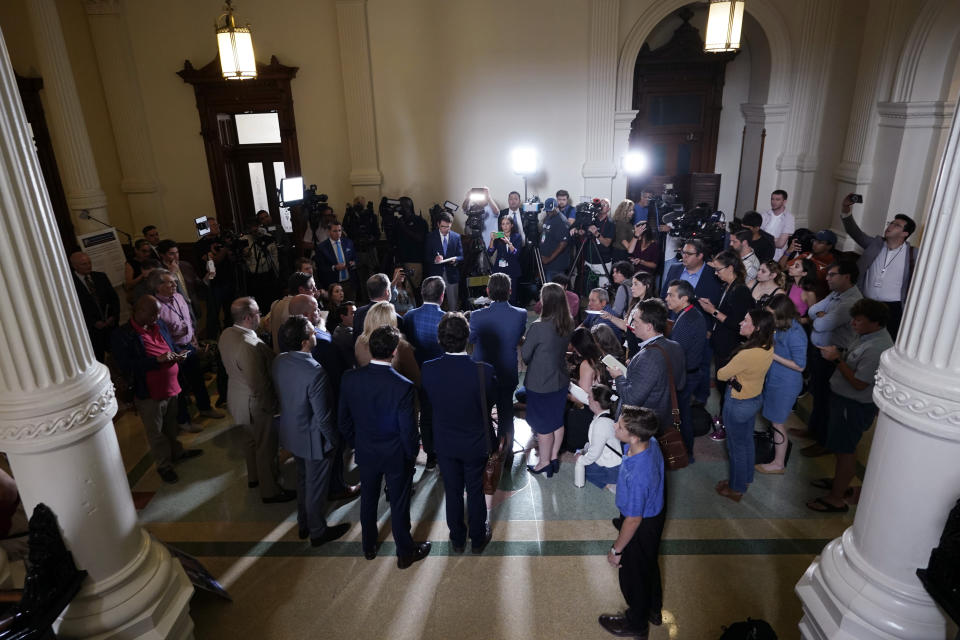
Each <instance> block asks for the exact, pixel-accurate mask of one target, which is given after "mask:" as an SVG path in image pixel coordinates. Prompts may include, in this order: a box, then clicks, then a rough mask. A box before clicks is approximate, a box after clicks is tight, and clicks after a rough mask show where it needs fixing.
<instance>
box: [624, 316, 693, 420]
mask: <svg viewBox="0 0 960 640" xmlns="http://www.w3.org/2000/svg"><path fill="white" fill-rule="evenodd" d="M630 326H631V328H632V330H633V333H634V334H635V335H636V336H637V338H639V339H640V350H639V351H638V352H637V355H635V356H633V358H631V359H630V364H629V365H627V374H626V375H623V372H622V371H619V370H616V369H610V376H611V377H612V378H614V381H615V382H616V385H617V393H618V394H620V402H621V406H622V405H633V406H636V407H647V408H648V409H652V410H654V411H655V412H656V413H657V417H658V418H660V429H661V431H662V430H663V429H667V428H669V427H670V426H671V425H672V424H673V417H672V403H671V400H670V384H669V382H668V380H669V378H668V371H667V358H669V362H670V369H671V370H672V373H673V382H674V386H675V387H676V390H677V395H678V396H679V395H680V393H681V392H682V391H683V388H684V385H685V384H686V365H685V362H684V356H683V347H681V346H680V345H679V344H677V343H676V342H674V341H673V340H668V339H667V338H665V337H663V332H664V331H666V329H667V306H666V305H665V304H664V303H663V301H662V300H657V299H652V300H644V301H643V302H641V303H640V304H639V305H637V307H636V308H635V309H634V310H633V314H632V316H631V318H630ZM663 351H666V353H663ZM665 356H666V357H665Z"/></svg>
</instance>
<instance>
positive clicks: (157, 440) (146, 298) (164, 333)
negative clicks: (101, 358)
mask: <svg viewBox="0 0 960 640" xmlns="http://www.w3.org/2000/svg"><path fill="white" fill-rule="evenodd" d="M112 353H113V357H114V359H115V360H116V361H117V366H118V367H119V369H120V370H121V371H122V372H124V373H125V375H126V376H127V380H129V381H130V382H131V384H132V386H133V395H134V404H135V405H136V407H137V413H138V414H139V415H140V420H141V421H143V428H144V431H145V432H146V435H147V442H148V443H150V453H151V454H152V455H153V460H154V462H155V463H156V465H157V473H158V474H160V478H161V479H162V480H163V481H164V482H166V483H168V484H173V483H175V482H177V481H178V480H179V478H178V476H177V472H176V471H174V470H173V465H174V463H175V462H178V461H180V460H186V459H189V458H195V457H196V456H199V455H201V454H202V453H203V450H202V449H184V448H183V445H181V444H180V442H179V441H178V440H177V433H178V432H179V430H180V429H179V427H178V426H177V395H178V394H179V393H180V384H179V383H178V382H177V373H178V371H179V363H180V362H183V360H184V358H186V355H187V352H186V351H184V352H182V353H177V352H176V351H175V350H174V346H173V338H171V337H170V332H169V331H168V330H167V326H166V325H165V324H164V323H163V320H161V319H160V301H159V300H157V299H156V298H154V297H153V296H151V295H143V296H140V298H138V299H137V302H136V304H135V305H134V307H133V315H132V316H131V317H130V321H129V322H127V323H126V324H124V325H123V326H122V327H120V328H119V329H117V330H116V331H115V332H114V334H113V349H112Z"/></svg>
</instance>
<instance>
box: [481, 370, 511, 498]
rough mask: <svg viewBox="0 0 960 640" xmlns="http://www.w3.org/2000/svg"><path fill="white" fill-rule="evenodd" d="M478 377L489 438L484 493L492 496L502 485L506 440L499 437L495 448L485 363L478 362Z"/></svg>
mask: <svg viewBox="0 0 960 640" xmlns="http://www.w3.org/2000/svg"><path fill="white" fill-rule="evenodd" d="M477 377H478V378H479V379H480V414H481V415H482V416H483V435H484V437H485V438H486V440H487V465H486V466H485V467H484V468H483V494H484V495H487V496H492V495H493V494H495V493H496V492H497V487H498V486H499V485H500V475H501V474H502V473H503V457H504V446H505V442H504V439H503V438H497V448H496V449H494V448H493V443H492V442H491V440H490V432H491V431H492V430H493V429H492V428H491V426H490V407H489V405H487V381H486V379H485V378H484V375H483V363H482V362H478V363H477Z"/></svg>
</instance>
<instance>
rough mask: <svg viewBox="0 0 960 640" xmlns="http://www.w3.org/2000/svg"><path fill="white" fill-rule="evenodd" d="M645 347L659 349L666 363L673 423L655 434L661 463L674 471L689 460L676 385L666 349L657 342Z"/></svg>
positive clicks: (681, 467) (685, 464) (688, 462)
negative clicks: (684, 442) (661, 454)
mask: <svg viewBox="0 0 960 640" xmlns="http://www.w3.org/2000/svg"><path fill="white" fill-rule="evenodd" d="M647 348H649V349H656V350H657V351H659V352H660V355H662V356H663V360H664V362H666V363H667V379H668V380H669V384H670V413H671V415H672V416H673V424H672V425H670V426H667V425H664V426H663V429H662V431H661V433H659V434H657V442H658V443H659V444H660V451H661V453H663V463H664V464H665V465H666V467H667V469H668V470H670V471H676V470H677V469H683V468H684V467H685V466H687V465H688V464H690V460H689V459H688V458H687V448H686V447H685V446H683V438H682V437H681V436H680V407H679V405H678V403H677V387H676V385H675V384H674V383H673V366H672V365H671V364H670V358H669V356H667V350H666V349H664V348H663V347H661V346H660V345H658V344H649V345H647Z"/></svg>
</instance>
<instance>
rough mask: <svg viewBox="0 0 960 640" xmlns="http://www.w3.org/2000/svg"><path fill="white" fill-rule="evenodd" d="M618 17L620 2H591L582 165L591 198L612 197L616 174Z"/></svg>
mask: <svg viewBox="0 0 960 640" xmlns="http://www.w3.org/2000/svg"><path fill="white" fill-rule="evenodd" d="M619 17H620V2H619V0H592V1H591V2H590V61H589V73H588V78H589V83H588V87H587V157H586V162H584V163H583V193H584V195H589V196H596V197H601V196H603V197H607V198H609V197H611V196H612V195H613V194H612V193H611V189H612V186H613V185H612V182H611V181H612V180H613V177H614V176H615V175H616V174H617V159H616V158H614V157H613V147H614V117H615V103H616V97H617V39H618V32H617V21H618V20H619Z"/></svg>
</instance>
